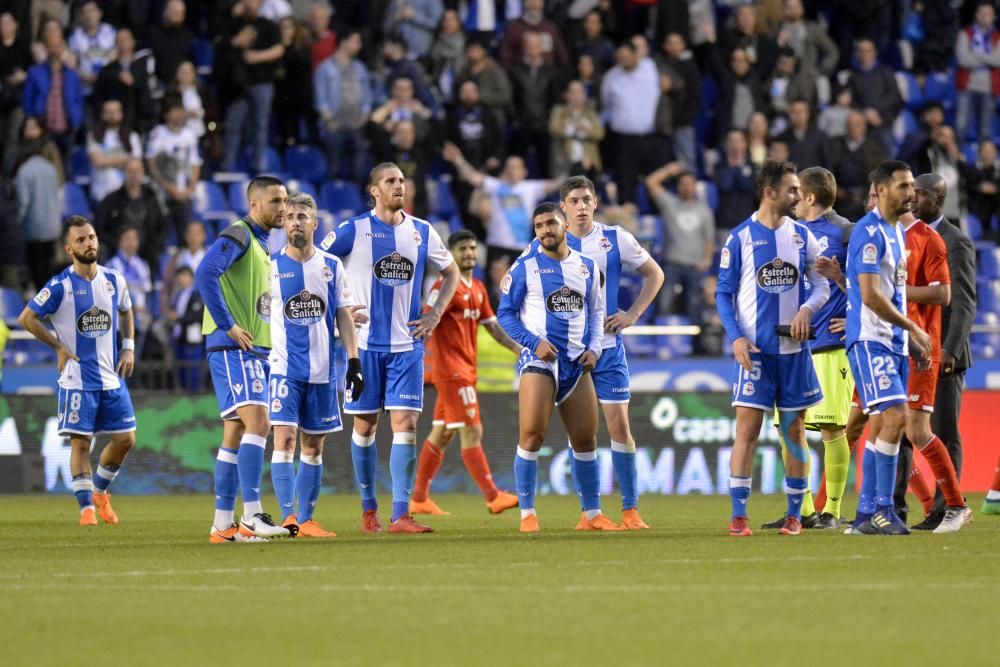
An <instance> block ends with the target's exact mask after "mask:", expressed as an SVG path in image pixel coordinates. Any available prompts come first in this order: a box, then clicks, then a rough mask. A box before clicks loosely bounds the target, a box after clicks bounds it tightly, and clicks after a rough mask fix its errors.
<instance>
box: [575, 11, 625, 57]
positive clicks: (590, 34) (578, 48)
mask: <svg viewBox="0 0 1000 667" xmlns="http://www.w3.org/2000/svg"><path fill="white" fill-rule="evenodd" d="M573 53H574V56H575V57H576V58H578V59H579V57H580V56H582V55H588V56H590V57H591V58H593V60H594V65H596V66H597V67H599V68H600V69H601V71H606V70H609V69H611V68H612V67H614V66H615V46H614V44H612V43H611V40H610V39H608V38H607V37H605V35H604V22H603V21H602V20H601V13H600V12H598V11H591V12H590V13H588V14H587V15H586V16H585V17H584V18H583V34H582V36H581V38H580V40H579V41H578V42H577V43H576V45H575V48H574V49H573Z"/></svg>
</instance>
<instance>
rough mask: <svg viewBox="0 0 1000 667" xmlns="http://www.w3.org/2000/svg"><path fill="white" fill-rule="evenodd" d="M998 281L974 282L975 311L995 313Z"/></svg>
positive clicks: (978, 280) (981, 279) (982, 280)
mask: <svg viewBox="0 0 1000 667" xmlns="http://www.w3.org/2000/svg"><path fill="white" fill-rule="evenodd" d="M998 282H1000V281H996V280H986V279H983V278H980V279H977V280H976V310H977V311H978V312H980V313H996V312H997V291H998V290H997V287H996V284H997V283H998Z"/></svg>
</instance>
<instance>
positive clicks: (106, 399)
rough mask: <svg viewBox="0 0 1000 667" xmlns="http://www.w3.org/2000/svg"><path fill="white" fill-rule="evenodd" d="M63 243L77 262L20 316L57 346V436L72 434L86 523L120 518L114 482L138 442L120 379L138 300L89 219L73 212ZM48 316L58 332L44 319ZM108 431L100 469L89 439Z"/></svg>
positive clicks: (128, 364) (127, 364)
mask: <svg viewBox="0 0 1000 667" xmlns="http://www.w3.org/2000/svg"><path fill="white" fill-rule="evenodd" d="M62 242H63V248H64V249H65V251H66V254H67V255H69V256H70V257H72V258H73V264H72V265H71V266H70V267H68V268H66V269H64V270H63V271H62V272H61V273H59V274H58V275H56V276H55V277H53V278H52V279H51V280H50V281H49V282H48V283H46V284H45V286H44V287H43V288H42V289H41V290H39V292H38V294H36V295H35V298H33V299H32V300H31V301H29V302H28V305H27V306H25V307H24V310H23V311H22V312H21V315H20V316H19V317H18V322H19V323H20V325H21V326H22V327H24V328H25V329H26V330H27V331H29V332H30V333H31V335H33V336H34V337H35V338H37V339H38V340H40V341H41V342H43V343H45V344H46V345H48V346H49V347H51V348H52V349H54V350H55V351H56V364H57V365H58V368H59V398H58V403H57V405H58V414H59V435H62V436H68V437H69V442H70V447H71V451H70V473H71V474H72V475H73V480H72V482H71V483H70V486H71V487H72V489H73V494H74V495H75V496H76V500H77V502H78V503H79V505H80V525H81V526H91V525H96V524H97V514H100V516H101V519H103V520H104V522H105V523H118V515H117V514H116V513H115V511H114V510H113V509H112V508H111V497H110V494H108V487H109V486H110V485H111V482H113V481H114V479H115V477H117V475H118V472H119V470H120V469H121V466H122V464H123V463H124V461H125V457H126V456H127V455H128V453H129V451H130V450H131V449H132V447H133V446H134V445H135V412H134V411H133V409H132V398H131V397H130V396H129V392H128V387H127V386H126V385H125V383H124V382H123V381H122V378H125V377H129V376H131V375H132V367H133V364H134V355H135V353H134V350H135V340H134V336H135V319H134V316H133V314H132V300H131V298H130V297H129V292H128V286H127V284H126V282H125V278H123V277H122V276H121V275H120V274H119V273H117V272H115V271H112V270H111V269H108V268H105V267H103V266H100V265H99V264H98V263H97V256H98V245H99V243H98V240H97V232H95V231H94V227H93V225H92V224H91V223H90V221H89V220H87V219H86V218H84V217H81V216H78V215H74V216H70V217H69V218H68V219H67V220H66V222H65V223H64V224H63V229H62ZM46 318H47V319H48V320H49V321H50V322H51V323H52V326H53V327H54V328H55V336H53V335H52V333H51V332H49V330H48V329H47V328H46V327H45V325H44V324H43V323H42V320H43V319H46ZM119 331H120V332H121V334H122V339H121V346H120V347H119V341H118V333H119ZM102 433H107V434H110V435H111V442H109V443H108V444H107V445H106V446H105V447H104V449H103V450H102V451H101V454H100V458H99V462H98V466H97V475H96V476H94V475H93V468H92V467H91V464H90V444H91V440H93V438H94V436H95V435H98V434H102Z"/></svg>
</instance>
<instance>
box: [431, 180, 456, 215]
mask: <svg viewBox="0 0 1000 667" xmlns="http://www.w3.org/2000/svg"><path fill="white" fill-rule="evenodd" d="M434 195H435V196H434V209H433V213H434V214H435V215H437V216H440V217H442V218H445V219H448V218H451V217H452V216H453V215H455V214H456V213H458V203H457V202H456V201H455V197H454V195H453V194H452V192H451V179H441V180H439V181H435V182H434Z"/></svg>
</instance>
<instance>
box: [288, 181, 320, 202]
mask: <svg viewBox="0 0 1000 667" xmlns="http://www.w3.org/2000/svg"><path fill="white" fill-rule="evenodd" d="M285 187H286V188H288V193H289V194H291V193H293V192H301V193H302V194H304V195H309V196H310V197H312V198H313V199H315V200H316V206H319V196H318V195H317V194H316V186H315V185H313V184H312V183H310V182H309V181H300V180H299V179H297V178H291V179H288V180H287V181H285ZM320 208H322V207H320Z"/></svg>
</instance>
